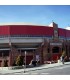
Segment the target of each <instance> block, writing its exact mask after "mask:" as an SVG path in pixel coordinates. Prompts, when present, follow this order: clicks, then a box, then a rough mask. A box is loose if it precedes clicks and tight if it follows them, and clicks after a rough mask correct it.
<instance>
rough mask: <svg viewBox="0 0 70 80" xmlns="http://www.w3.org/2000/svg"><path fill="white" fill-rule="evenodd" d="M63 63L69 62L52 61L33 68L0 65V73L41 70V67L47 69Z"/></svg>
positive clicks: (68, 63)
mask: <svg viewBox="0 0 70 80" xmlns="http://www.w3.org/2000/svg"><path fill="white" fill-rule="evenodd" d="M64 65H70V62H65V63H64V64H62V63H61V62H59V63H53V64H44V65H41V66H39V67H33V68H25V69H24V68H23V69H10V68H9V67H1V68H0V74H1V75H2V74H11V73H12V74H13V73H21V72H23V73H24V72H29V71H35V70H41V69H48V68H54V67H59V66H64Z"/></svg>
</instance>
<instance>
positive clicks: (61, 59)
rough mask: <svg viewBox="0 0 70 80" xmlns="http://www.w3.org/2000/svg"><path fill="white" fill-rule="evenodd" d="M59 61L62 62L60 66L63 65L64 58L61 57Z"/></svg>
mask: <svg viewBox="0 0 70 80" xmlns="http://www.w3.org/2000/svg"><path fill="white" fill-rule="evenodd" d="M60 61H61V62H62V64H64V56H63V55H62V56H61V57H60Z"/></svg>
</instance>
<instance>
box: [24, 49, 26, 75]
mask: <svg viewBox="0 0 70 80" xmlns="http://www.w3.org/2000/svg"><path fill="white" fill-rule="evenodd" d="M25 68H26V51H25V65H24V73H25Z"/></svg>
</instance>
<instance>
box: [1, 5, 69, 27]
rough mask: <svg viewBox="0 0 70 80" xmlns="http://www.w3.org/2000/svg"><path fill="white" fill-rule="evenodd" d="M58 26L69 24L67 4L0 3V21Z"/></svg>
mask: <svg viewBox="0 0 70 80" xmlns="http://www.w3.org/2000/svg"><path fill="white" fill-rule="evenodd" d="M52 21H53V22H55V23H57V24H58V27H60V28H65V27H67V26H70V6H69V5H0V23H13V22H14V23H15V22H24V23H31V24H40V25H49V24H50V23H51V22H52Z"/></svg>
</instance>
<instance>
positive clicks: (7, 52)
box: [0, 22, 70, 66]
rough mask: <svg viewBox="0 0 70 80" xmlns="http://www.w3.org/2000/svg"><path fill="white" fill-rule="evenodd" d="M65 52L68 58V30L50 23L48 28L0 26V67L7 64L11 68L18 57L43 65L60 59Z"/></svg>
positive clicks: (69, 31)
mask: <svg viewBox="0 0 70 80" xmlns="http://www.w3.org/2000/svg"><path fill="white" fill-rule="evenodd" d="M63 50H65V52H66V55H67V57H68V58H69V57H70V30H66V29H62V28H58V25H57V24H56V23H54V22H52V23H51V24H50V25H49V26H41V25H0V66H3V65H4V62H5V61H6V62H7V65H8V66H12V65H13V64H14V61H15V60H16V58H17V56H18V55H21V56H22V57H23V58H24V57H25V51H26V58H27V59H26V60H27V61H26V62H27V64H29V63H30V61H31V60H32V59H34V60H39V61H40V64H44V63H45V62H46V61H49V60H57V57H58V58H60V56H61V54H62V51H63Z"/></svg>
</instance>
